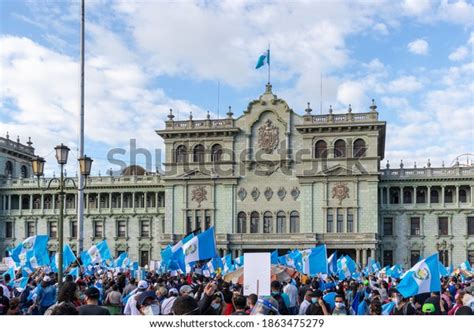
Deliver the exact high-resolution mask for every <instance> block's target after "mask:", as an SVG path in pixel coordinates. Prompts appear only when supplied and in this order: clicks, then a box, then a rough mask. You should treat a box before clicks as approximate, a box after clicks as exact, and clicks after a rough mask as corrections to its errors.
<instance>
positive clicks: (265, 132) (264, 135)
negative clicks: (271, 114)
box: [257, 119, 279, 153]
mask: <svg viewBox="0 0 474 331" xmlns="http://www.w3.org/2000/svg"><path fill="white" fill-rule="evenodd" d="M278 134H279V129H278V127H276V126H275V125H273V123H272V121H271V120H270V119H267V120H266V121H265V123H264V124H263V125H262V126H261V127H259V128H258V141H257V142H258V147H260V148H261V149H262V150H263V151H265V152H266V153H272V152H273V151H274V150H275V148H277V146H278V142H279V138H278Z"/></svg>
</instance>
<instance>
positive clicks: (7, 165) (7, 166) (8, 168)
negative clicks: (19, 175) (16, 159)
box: [5, 161, 13, 176]
mask: <svg viewBox="0 0 474 331" xmlns="http://www.w3.org/2000/svg"><path fill="white" fill-rule="evenodd" d="M5 176H13V163H12V162H11V161H7V162H5Z"/></svg>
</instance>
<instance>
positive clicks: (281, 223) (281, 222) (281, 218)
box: [276, 211, 286, 233]
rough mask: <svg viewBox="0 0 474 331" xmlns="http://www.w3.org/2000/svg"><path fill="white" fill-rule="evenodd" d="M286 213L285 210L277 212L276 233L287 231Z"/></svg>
mask: <svg viewBox="0 0 474 331" xmlns="http://www.w3.org/2000/svg"><path fill="white" fill-rule="evenodd" d="M285 223H286V215H285V212H283V211H279V212H278V213H277V224H276V233H285Z"/></svg>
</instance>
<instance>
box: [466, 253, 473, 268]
mask: <svg viewBox="0 0 474 331" xmlns="http://www.w3.org/2000/svg"><path fill="white" fill-rule="evenodd" d="M467 260H468V261H469V264H470V265H474V251H467Z"/></svg>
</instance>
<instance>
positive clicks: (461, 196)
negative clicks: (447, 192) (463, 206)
mask: <svg viewBox="0 0 474 331" xmlns="http://www.w3.org/2000/svg"><path fill="white" fill-rule="evenodd" d="M459 202H467V191H466V189H463V188H462V189H460V190H459Z"/></svg>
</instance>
